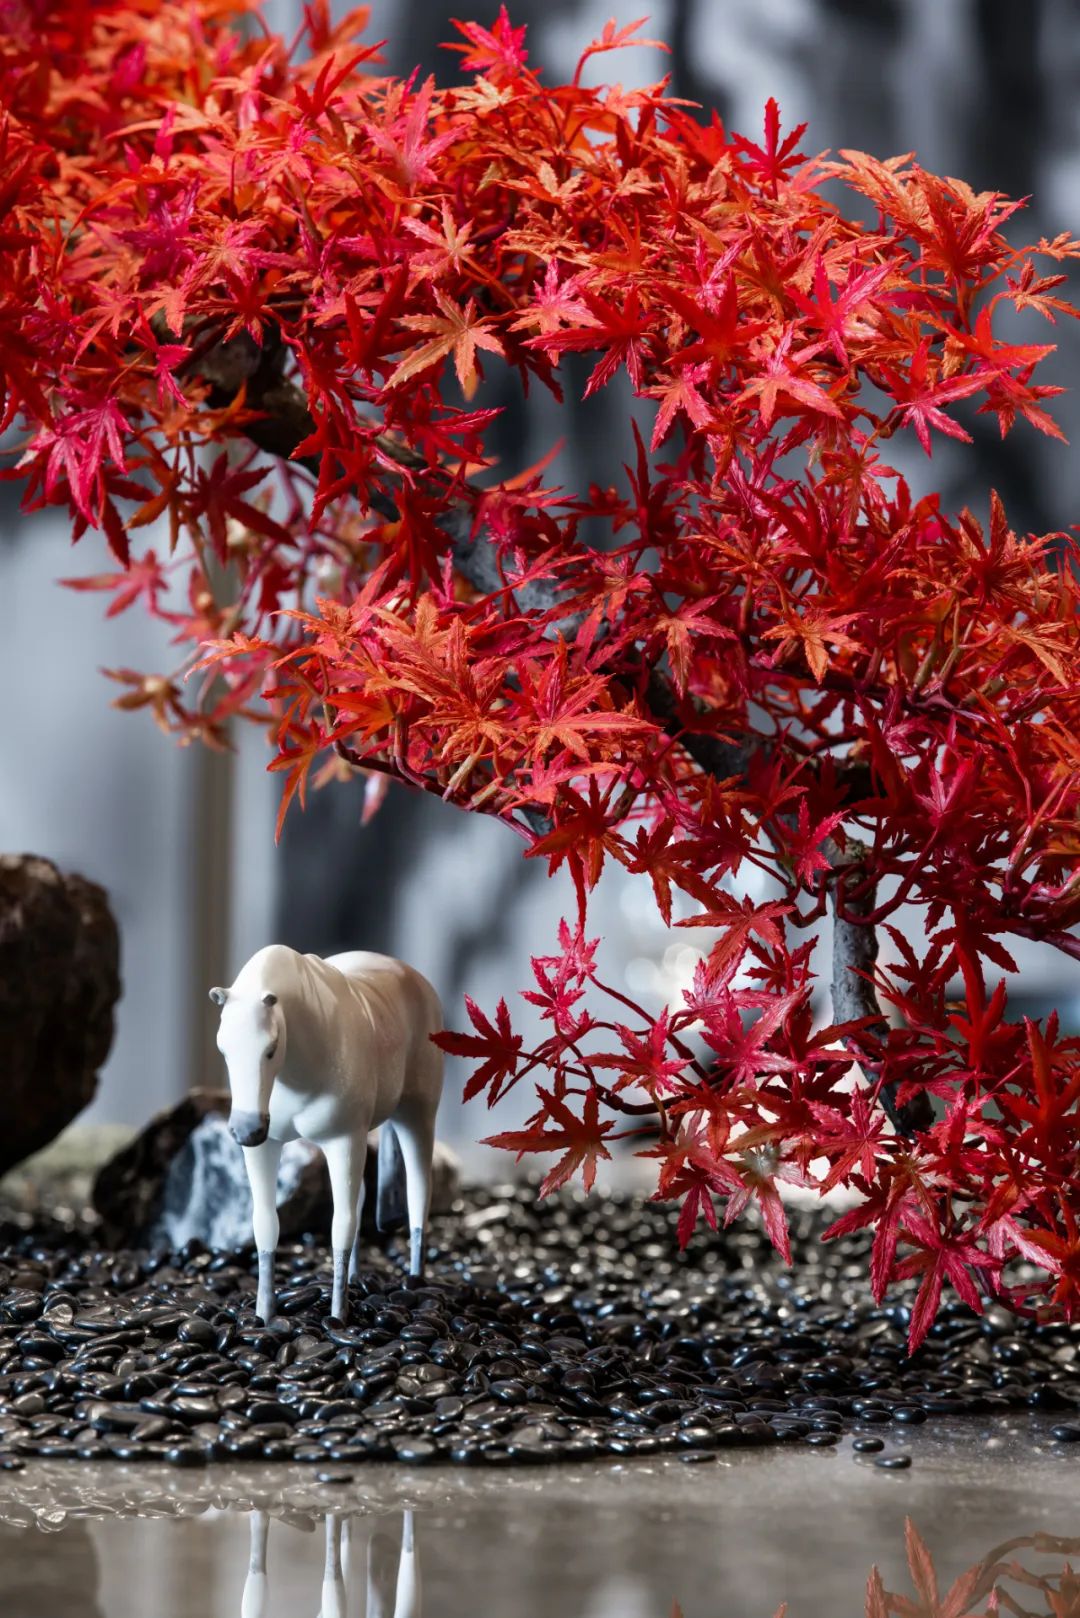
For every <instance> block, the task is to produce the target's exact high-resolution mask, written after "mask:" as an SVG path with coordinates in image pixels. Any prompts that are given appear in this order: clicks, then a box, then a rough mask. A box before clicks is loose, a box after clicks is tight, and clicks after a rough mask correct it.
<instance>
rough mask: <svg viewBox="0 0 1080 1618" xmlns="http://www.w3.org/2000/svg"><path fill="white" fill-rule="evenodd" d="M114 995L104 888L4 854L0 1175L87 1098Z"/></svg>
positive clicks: (45, 1140)
mask: <svg viewBox="0 0 1080 1618" xmlns="http://www.w3.org/2000/svg"><path fill="white" fill-rule="evenodd" d="M119 998H120V939H119V934H118V932H117V928H116V922H115V921H114V919H113V915H112V912H111V911H110V909H109V902H108V898H107V896H106V894H105V890H104V889H103V888H99V887H98V886H97V884H96V883H94V882H88V881H87V880H86V878H85V877H81V876H65V875H64V874H63V873H62V872H61V871H58V870H57V868H56V866H55V865H53V864H52V862H51V861H50V860H46V859H41V858H39V857H37V856H36V855H33V854H22V855H15V854H4V855H0V1042H2V1050H3V1070H4V1071H3V1082H4V1101H5V1117H4V1129H3V1131H2V1132H0V1174H3V1173H5V1172H6V1171H7V1170H8V1169H9V1168H11V1167H13V1165H14V1164H16V1163H18V1162H21V1160H22V1159H23V1158H24V1157H29V1156H30V1154H31V1152H36V1151H40V1149H41V1148H42V1147H43V1146H47V1145H48V1144H49V1142H50V1141H51V1140H53V1139H54V1137H55V1136H56V1135H58V1134H59V1133H60V1131H61V1130H62V1129H63V1128H64V1127H65V1125H67V1124H69V1123H70V1122H71V1120H72V1119H73V1118H74V1117H75V1116H76V1115H77V1114H78V1113H80V1112H81V1111H82V1109H83V1108H84V1107H85V1106H86V1105H87V1103H88V1102H89V1101H91V1100H92V1099H93V1096H94V1092H95V1091H96V1089H97V1080H98V1069H99V1068H100V1067H101V1066H102V1064H103V1063H104V1061H105V1058H106V1057H107V1056H108V1054H109V1047H110V1046H111V1045H112V1038H113V1007H114V1006H115V1004H116V1002H117V1000H118V999H119Z"/></svg>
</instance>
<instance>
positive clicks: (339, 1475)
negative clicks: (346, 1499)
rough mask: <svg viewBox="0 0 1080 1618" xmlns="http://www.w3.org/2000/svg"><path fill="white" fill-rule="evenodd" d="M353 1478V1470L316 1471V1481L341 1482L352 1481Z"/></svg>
mask: <svg viewBox="0 0 1080 1618" xmlns="http://www.w3.org/2000/svg"><path fill="white" fill-rule="evenodd" d="M352 1480H353V1474H352V1473H351V1472H316V1474H315V1482H316V1483H333V1484H341V1483H351V1482H352Z"/></svg>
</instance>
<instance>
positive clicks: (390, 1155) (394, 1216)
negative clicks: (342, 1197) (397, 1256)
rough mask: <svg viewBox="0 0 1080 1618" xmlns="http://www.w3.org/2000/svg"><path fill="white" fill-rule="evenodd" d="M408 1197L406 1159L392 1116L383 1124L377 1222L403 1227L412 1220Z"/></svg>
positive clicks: (381, 1225) (381, 1226)
mask: <svg viewBox="0 0 1080 1618" xmlns="http://www.w3.org/2000/svg"><path fill="white" fill-rule="evenodd" d="M408 1219H409V1210H408V1203H407V1201H406V1197H405V1159H404V1157H402V1155H401V1143H400V1141H399V1140H398V1138H397V1131H396V1130H395V1128H394V1126H393V1124H392V1123H391V1122H390V1120H389V1118H388V1119H387V1120H386V1122H385V1123H384V1124H380V1125H379V1180H378V1189H377V1190H376V1193H375V1223H376V1224H377V1225H378V1227H379V1229H380V1230H383V1231H389V1230H400V1229H401V1228H402V1226H403V1225H406V1224H407V1223H408Z"/></svg>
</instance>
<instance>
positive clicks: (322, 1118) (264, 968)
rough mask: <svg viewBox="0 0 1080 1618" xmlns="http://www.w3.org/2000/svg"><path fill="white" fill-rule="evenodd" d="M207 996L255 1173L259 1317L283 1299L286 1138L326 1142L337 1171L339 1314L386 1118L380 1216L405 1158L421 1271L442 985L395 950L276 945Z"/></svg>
mask: <svg viewBox="0 0 1080 1618" xmlns="http://www.w3.org/2000/svg"><path fill="white" fill-rule="evenodd" d="M210 998H211V999H212V1000H213V1001H214V1003H215V1004H216V1005H218V1006H220V1007H221V1025H220V1027H219V1029H218V1037H217V1043H218V1049H219V1050H220V1051H221V1053H222V1055H223V1056H224V1057H225V1061H226V1064H227V1066H228V1070H229V1089H230V1090H231V1092H232V1111H231V1113H230V1115H229V1128H230V1129H231V1130H232V1132H233V1134H234V1135H235V1137H236V1139H237V1140H238V1141H239V1143H240V1145H241V1146H242V1147H243V1148H244V1158H245V1160H246V1163H247V1171H248V1179H249V1180H250V1182H251V1195H252V1201H253V1203H254V1219H253V1223H254V1230H255V1245H256V1247H257V1248H258V1251H259V1294H258V1302H257V1305H256V1308H257V1311H258V1313H259V1314H260V1315H261V1316H262V1318H263V1320H269V1319H270V1316H271V1315H272V1314H273V1312H274V1252H275V1250H276V1248H277V1243H278V1214H277V1178H278V1163H279V1161H280V1158H281V1148H282V1146H283V1145H284V1143H285V1142H286V1141H289V1140H296V1139H297V1138H298V1137H300V1138H302V1139H304V1140H310V1141H313V1142H314V1143H315V1145H316V1146H321V1147H322V1150H323V1152H324V1154H325V1156H326V1166H327V1168H328V1169H329V1171H330V1189H331V1192H332V1194H333V1202H334V1218H333V1227H332V1237H331V1241H332V1245H333V1252H334V1295H333V1302H332V1304H331V1313H332V1314H333V1315H334V1316H336V1317H337V1318H338V1319H339V1320H344V1319H345V1316H346V1314H347V1312H348V1307H349V1302H348V1290H347V1286H346V1269H347V1266H348V1264H349V1256H350V1253H351V1254H352V1263H353V1269H354V1271H355V1267H356V1252H355V1249H354V1246H353V1244H354V1241H355V1239H356V1234H357V1231H358V1229H359V1225H360V1202H361V1198H362V1197H363V1194H364V1159H365V1157H366V1155H367V1140H368V1135H369V1133H370V1132H371V1130H372V1129H373V1128H375V1127H376V1126H377V1125H378V1126H381V1128H380V1136H379V1212H380V1216H381V1214H382V1210H383V1204H384V1198H385V1197H386V1196H387V1194H388V1192H391V1191H392V1189H393V1188H392V1187H390V1186H389V1185H388V1183H387V1182H388V1180H390V1179H395V1178H398V1177H399V1168H400V1170H401V1171H403V1173H404V1180H405V1200H406V1202H407V1206H408V1214H409V1230H410V1236H411V1242H412V1251H411V1260H410V1271H411V1273H412V1274H413V1275H420V1274H421V1273H422V1271H423V1267H424V1232H425V1229H426V1227H427V1215H428V1206H429V1204H430V1201H431V1157H432V1152H433V1150H434V1146H435V1112H436V1109H437V1108H438V1105H439V1098H440V1096H441V1094H442V1052H441V1051H440V1050H439V1048H438V1046H436V1045H433V1044H432V1042H431V1037H430V1036H431V1035H432V1034H436V1033H438V1032H439V1030H440V1029H441V1028H442V1025H443V1017H442V1007H441V1006H440V1004H439V999H438V996H437V995H436V993H435V990H434V989H433V988H432V987H431V984H430V983H428V981H427V979H426V978H422V977H421V976H420V974H419V972H414V971H413V969H412V967H411V966H406V965H405V963H404V961H395V960H393V959H392V958H391V957H390V956H389V955H372V954H369V953H368V952H366V951H364V950H354V951H352V952H351V953H350V954H348V955H332V956H330V957H329V958H328V959H327V960H325V961H324V960H321V959H320V958H319V956H317V955H299V954H297V952H296V950H294V949H287V948H286V947H285V946H284V945H283V944H271V945H269V946H268V947H267V948H266V949H261V950H259V952H258V954H256V955H253V956H252V957H251V959H250V961H248V963H247V965H246V966H245V967H243V968H242V969H241V971H240V973H239V976H238V977H237V979H236V981H235V982H234V983H233V985H232V987H231V988H228V989H211V990H210ZM379 1223H380V1224H382V1223H383V1220H382V1218H381V1217H380V1220H379Z"/></svg>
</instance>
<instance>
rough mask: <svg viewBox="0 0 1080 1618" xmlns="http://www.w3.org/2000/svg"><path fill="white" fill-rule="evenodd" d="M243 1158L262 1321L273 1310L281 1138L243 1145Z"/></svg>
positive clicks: (269, 1317) (257, 1299) (258, 1311)
mask: <svg viewBox="0 0 1080 1618" xmlns="http://www.w3.org/2000/svg"><path fill="white" fill-rule="evenodd" d="M244 1162H245V1164H246V1165H247V1175H248V1183H249V1185H250V1186H251V1202H252V1213H251V1223H252V1228H253V1230H254V1235H255V1248H256V1251H257V1252H258V1255H259V1291H258V1296H257V1298H256V1301H255V1313H256V1314H257V1315H258V1316H259V1317H260V1319H262V1320H263V1321H269V1320H271V1319H272V1318H273V1314H274V1254H275V1253H276V1251H277V1244H278V1229H279V1225H278V1211H277V1182H278V1164H279V1163H280V1162H281V1142H280V1141H279V1140H264V1141H263V1143H262V1145H261V1146H245V1147H244Z"/></svg>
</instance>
